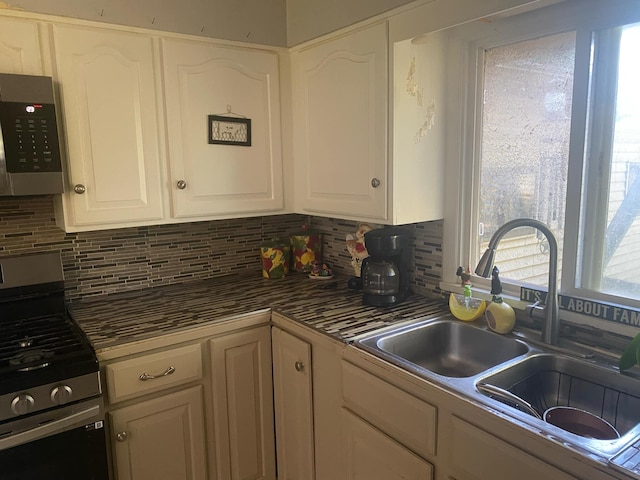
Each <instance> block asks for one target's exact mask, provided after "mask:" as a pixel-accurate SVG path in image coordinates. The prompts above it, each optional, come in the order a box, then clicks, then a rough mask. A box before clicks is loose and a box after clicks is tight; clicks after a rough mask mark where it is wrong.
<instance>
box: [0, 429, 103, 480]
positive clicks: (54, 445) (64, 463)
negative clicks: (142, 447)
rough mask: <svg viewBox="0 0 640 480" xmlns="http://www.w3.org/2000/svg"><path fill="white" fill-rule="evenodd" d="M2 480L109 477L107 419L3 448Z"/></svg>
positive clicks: (100, 479) (94, 479)
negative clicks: (105, 427)
mask: <svg viewBox="0 0 640 480" xmlns="http://www.w3.org/2000/svg"><path fill="white" fill-rule="evenodd" d="M0 472H2V473H0V477H1V478H2V480H42V479H47V480H109V474H108V467H107V457H106V439H105V432H104V422H101V421H99V422H92V423H89V424H87V425H84V426H81V427H78V428H75V429H73V430H69V431H66V432H62V433H58V434H55V435H52V436H49V437H46V438H42V439H40V440H35V441H33V442H29V443H26V444H23V445H20V446H18V447H13V448H10V449H8V450H3V451H0Z"/></svg>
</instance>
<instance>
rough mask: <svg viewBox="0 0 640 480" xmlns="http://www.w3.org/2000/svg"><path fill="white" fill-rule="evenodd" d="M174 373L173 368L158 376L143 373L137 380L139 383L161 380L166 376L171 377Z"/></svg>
mask: <svg viewBox="0 0 640 480" xmlns="http://www.w3.org/2000/svg"><path fill="white" fill-rule="evenodd" d="M175 371H176V369H175V368H173V367H169V368H167V369H166V370H165V371H164V372H162V373H161V374H160V375H149V374H148V373H143V374H142V375H140V376H139V377H138V378H139V379H140V380H141V381H143V382H146V381H147V380H153V379H155V378H162V377H166V376H167V375H172V374H173V372H175Z"/></svg>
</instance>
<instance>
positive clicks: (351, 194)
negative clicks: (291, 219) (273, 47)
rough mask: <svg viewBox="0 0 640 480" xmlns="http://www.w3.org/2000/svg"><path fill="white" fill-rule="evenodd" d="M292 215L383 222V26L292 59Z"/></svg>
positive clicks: (385, 176)
mask: <svg viewBox="0 0 640 480" xmlns="http://www.w3.org/2000/svg"><path fill="white" fill-rule="evenodd" d="M291 61H292V68H293V72H294V80H293V108H294V114H293V125H294V127H293V142H294V156H295V162H296V163H295V167H296V172H295V177H296V204H297V206H296V210H298V211H300V212H304V213H312V214H318V215H325V216H336V217H339V218H370V219H375V220H379V221H384V220H386V219H387V216H388V215H387V199H388V195H389V184H388V174H387V96H388V82H387V72H388V66H387V64H388V62H387V27H386V22H385V23H379V24H376V25H373V26H371V27H368V28H366V29H364V30H359V31H356V32H354V33H350V34H348V35H344V36H340V37H338V38H335V39H333V40H330V41H328V42H325V43H321V44H318V45H314V46H311V47H309V48H305V49H303V50H300V51H298V52H295V53H293V54H292V59H291Z"/></svg>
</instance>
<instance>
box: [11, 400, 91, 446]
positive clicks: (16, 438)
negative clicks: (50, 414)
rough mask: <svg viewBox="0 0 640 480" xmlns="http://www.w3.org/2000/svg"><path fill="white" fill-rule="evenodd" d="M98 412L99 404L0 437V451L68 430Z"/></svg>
mask: <svg viewBox="0 0 640 480" xmlns="http://www.w3.org/2000/svg"><path fill="white" fill-rule="evenodd" d="M99 414H100V405H94V406H92V407H89V408H87V409H85V410H80V411H79V412H76V413H72V414H71V415H67V416H65V417H63V418H61V419H59V420H54V421H53V422H49V423H45V424H44V425H40V426H39V427H35V428H32V429H30V430H25V431H24V432H19V433H16V434H14V435H11V436H9V437H7V438H2V439H0V451H2V450H7V449H9V448H12V447H17V446H18V445H22V444H24V443H28V442H33V441H35V440H40V439H41V438H45V437H48V436H50V435H52V434H55V433H60V432H64V431H66V430H70V429H71V428H73V427H77V426H79V425H82V424H83V422H86V421H87V420H91V419H95V418H96V417H97V416H98V415H99Z"/></svg>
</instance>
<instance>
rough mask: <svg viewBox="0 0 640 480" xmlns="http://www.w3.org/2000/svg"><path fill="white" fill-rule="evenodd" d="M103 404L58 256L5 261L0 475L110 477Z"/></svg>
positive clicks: (1, 272) (0, 281) (0, 296)
mask: <svg viewBox="0 0 640 480" xmlns="http://www.w3.org/2000/svg"><path fill="white" fill-rule="evenodd" d="M102 407H103V403H102V389H101V385H100V377H99V373H98V361H97V358H96V355H95V352H94V351H93V348H92V347H91V344H90V343H89V342H88V340H87V339H86V337H85V336H84V334H83V332H82V331H81V330H80V329H79V328H78V326H77V325H76V324H75V323H74V322H73V320H72V319H71V318H70V317H69V316H68V315H67V314H66V306H65V299H64V277H63V271H62V265H61V261H60V255H59V254H58V253H57V252H56V253H42V254H31V255H21V256H14V257H5V258H0V472H1V473H0V477H1V478H2V479H3V480H14V479H15V480H18V479H21V480H24V479H27V480H36V479H38V480H40V479H43V478H47V479H57V480H63V479H64V480H71V479H73V480H108V478H109V477H108V468H107V454H106V440H105V431H104V413H103V408H102Z"/></svg>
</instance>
